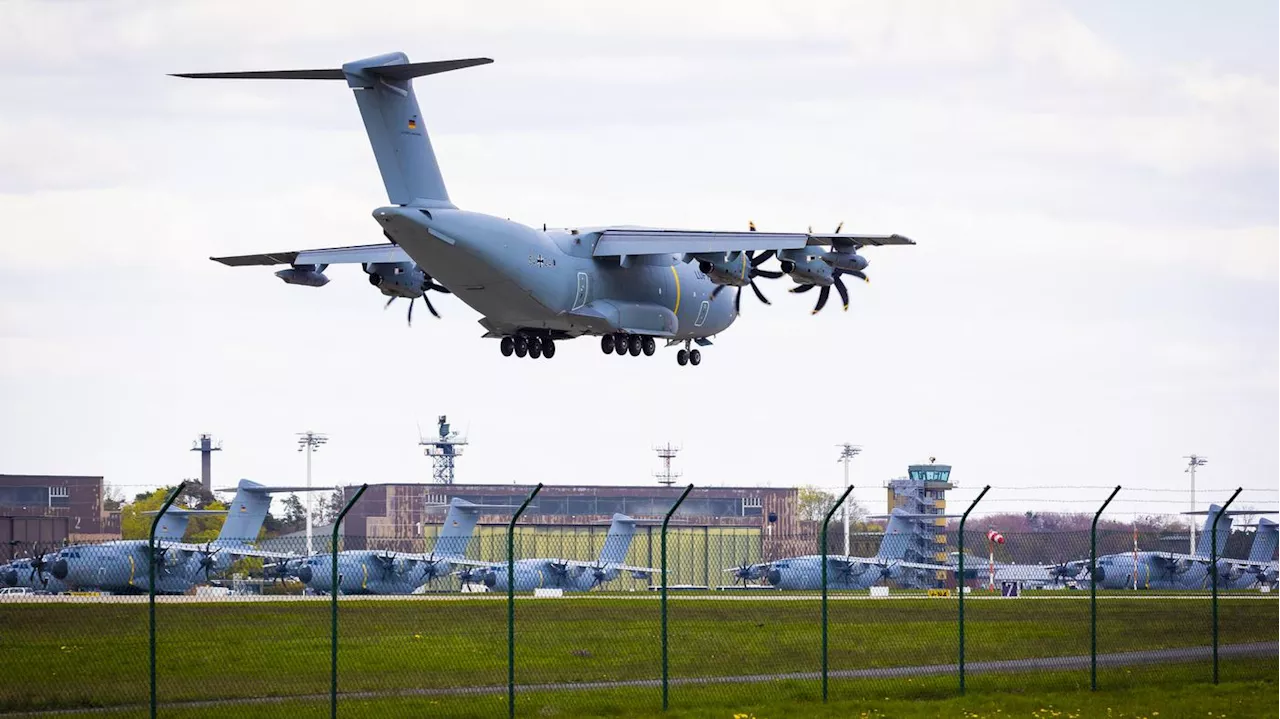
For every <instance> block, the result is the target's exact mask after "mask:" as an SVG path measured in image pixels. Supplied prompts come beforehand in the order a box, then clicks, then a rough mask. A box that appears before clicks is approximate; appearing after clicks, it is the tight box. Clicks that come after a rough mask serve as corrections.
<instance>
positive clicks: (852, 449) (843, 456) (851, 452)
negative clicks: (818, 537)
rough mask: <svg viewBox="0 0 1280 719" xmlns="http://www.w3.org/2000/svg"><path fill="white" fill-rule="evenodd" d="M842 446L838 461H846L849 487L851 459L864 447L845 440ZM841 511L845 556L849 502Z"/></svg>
mask: <svg viewBox="0 0 1280 719" xmlns="http://www.w3.org/2000/svg"><path fill="white" fill-rule="evenodd" d="M836 446H837V447H839V448H840V459H838V460H836V461H837V462H844V488H845V489H848V488H849V460H851V459H853V458H854V457H856V456H858V454H859V453H860V452H862V448H861V447H858V446H856V445H852V444H849V443H848V442H845V443H844V444H837V445H836ZM840 513H841V515H843V520H844V556H846V557H847V556H849V503H848V502H845V503H844V504H843V505H841V507H840Z"/></svg>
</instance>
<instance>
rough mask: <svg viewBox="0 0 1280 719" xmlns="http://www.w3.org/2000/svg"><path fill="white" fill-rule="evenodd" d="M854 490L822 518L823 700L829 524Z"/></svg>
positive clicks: (848, 489)
mask: <svg viewBox="0 0 1280 719" xmlns="http://www.w3.org/2000/svg"><path fill="white" fill-rule="evenodd" d="M852 491H853V487H851V486H850V487H845V489H844V494H842V495H840V498H839V499H837V500H836V502H835V504H833V505H831V509H828V510H827V516H825V517H823V518H822V538H821V539H819V540H818V541H819V543H821V545H822V701H823V702H824V703H825V702H826V701H827V525H828V524H830V523H831V517H832V515H834V514H835V513H836V510H837V509H839V508H840V505H842V504H844V500H845V497H848V496H849V493H850V492H852Z"/></svg>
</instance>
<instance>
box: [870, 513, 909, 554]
mask: <svg viewBox="0 0 1280 719" xmlns="http://www.w3.org/2000/svg"><path fill="white" fill-rule="evenodd" d="M910 517H911V515H910V513H908V512H907V511H906V510H903V509H898V508H896V507H895V508H894V509H893V511H892V512H890V514H889V523H888V524H886V525H885V527H884V539H882V540H880V551H878V552H876V559H887V560H892V559H899V560H900V559H905V558H906V556H907V546H908V545H909V544H910V542H911V519H910Z"/></svg>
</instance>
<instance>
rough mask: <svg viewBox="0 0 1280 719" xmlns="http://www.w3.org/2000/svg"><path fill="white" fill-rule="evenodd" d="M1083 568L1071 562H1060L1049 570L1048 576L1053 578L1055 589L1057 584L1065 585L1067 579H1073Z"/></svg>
mask: <svg viewBox="0 0 1280 719" xmlns="http://www.w3.org/2000/svg"><path fill="white" fill-rule="evenodd" d="M1083 568H1084V567H1083V566H1081V565H1080V564H1078V563H1073V562H1061V563H1059V564H1055V565H1054V566H1053V568H1052V569H1050V570H1049V575H1050V576H1052V577H1053V586H1055V587H1056V586H1058V585H1059V584H1065V583H1066V580H1067V579H1075V578H1076V577H1078V576H1079V575H1080V570H1081V569H1083Z"/></svg>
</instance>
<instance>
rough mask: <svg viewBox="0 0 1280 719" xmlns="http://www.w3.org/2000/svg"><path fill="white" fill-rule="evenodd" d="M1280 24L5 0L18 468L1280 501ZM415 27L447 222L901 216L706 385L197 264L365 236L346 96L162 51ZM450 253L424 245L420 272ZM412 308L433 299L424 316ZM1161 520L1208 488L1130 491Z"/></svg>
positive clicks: (4, 155)
mask: <svg viewBox="0 0 1280 719" xmlns="http://www.w3.org/2000/svg"><path fill="white" fill-rule="evenodd" d="M1277 26H1278V18H1277V6H1276V3H1275V2H1273V1H1272V2H1266V1H1260V2H1233V3H1230V4H1228V5H1210V4H1206V3H1203V2H1198V1H1190V2H1167V1H1165V0H1160V1H1158V2H1157V1H1154V0H1153V1H1150V2H1136V1H1135V2H1125V3H1115V2H1110V1H1109V0H1098V1H1096V2H1074V3H1055V2H965V3H954V4H952V3H948V4H943V3H931V2H921V3H904V2H896V1H895V2H883V3H844V2H840V3H831V4H811V3H800V2H787V3H781V2H779V3H751V2H726V3H719V4H717V3H680V2H672V3H653V2H651V3H642V4H638V5H637V4H632V5H616V4H608V5H601V4H599V3H591V2H582V3H554V4H548V3H455V4H445V3H413V4H404V3H397V4H394V5H387V6H386V7H385V8H384V9H383V10H381V11H379V10H377V9H376V4H374V3H361V4H352V3H343V4H335V5H333V6H332V7H326V8H324V9H323V10H320V9H319V8H317V7H316V5H315V4H314V3H310V2H307V3H256V4H253V5H248V4H239V3H226V2H209V3H150V2H148V3H126V2H116V3H78V2H58V3H53V2H42V3H36V2H21V1H19V2H14V1H12V0H11V1H10V2H5V3H0V96H3V97H4V98H5V99H4V105H3V107H4V110H3V112H0V473H3V472H7V473H48V474H57V473H68V474H69V473H76V474H95V475H96V474H102V475H105V476H106V478H107V481H108V482H110V483H112V484H115V485H118V486H123V487H125V488H126V493H127V494H129V495H132V494H133V493H135V492H136V491H139V490H140V489H142V488H150V487H155V486H157V485H160V484H163V483H172V482H173V481H174V480H177V479H180V478H182V477H190V476H197V475H198V467H199V465H198V458H197V457H196V456H195V455H194V454H192V453H189V452H188V451H187V448H188V447H189V446H190V444H191V441H192V440H193V439H194V438H195V437H196V435H197V434H198V433H200V432H212V433H213V434H214V435H215V436H216V437H217V438H219V439H221V440H223V441H224V451H223V452H222V453H221V454H220V455H218V456H217V458H216V460H215V476H216V477H218V479H219V482H218V484H221V485H224V486H225V485H226V484H228V483H230V482H232V481H233V480H234V479H235V478H238V477H250V478H253V479H256V480H258V481H261V482H264V483H267V484H296V483H298V482H299V481H300V480H301V479H302V477H303V472H304V463H303V460H302V458H301V456H300V455H299V454H298V453H297V452H296V451H295V449H294V442H295V433H296V432H300V431H303V430H307V429H314V430H318V431H324V432H327V433H329V434H330V436H331V438H332V439H331V441H330V443H329V444H328V445H327V446H326V447H325V448H324V449H323V450H322V451H321V453H320V454H318V455H317V457H316V464H315V479H316V482H317V483H358V482H361V481H368V482H391V481H427V480H428V479H429V478H430V465H429V462H428V460H426V459H425V458H424V457H422V456H421V452H420V450H419V449H418V447H417V431H418V430H417V426H416V425H417V423H419V422H420V423H421V425H422V428H423V430H424V431H431V430H432V429H433V427H432V425H434V422H435V418H436V416H437V415H439V414H448V415H449V417H450V419H452V420H454V422H455V423H456V426H458V427H459V428H464V429H469V438H470V440H471V441H472V443H473V444H472V445H471V447H470V448H469V449H468V450H467V453H466V455H465V456H464V457H463V458H462V459H460V460H459V463H458V466H459V469H458V479H459V481H467V482H503V483H510V482H517V483H533V482H536V481H542V482H546V483H554V484H575V483H591V484H594V483H600V484H649V483H652V482H653V479H652V473H653V472H654V471H655V470H657V469H658V467H659V464H658V461H657V459H656V457H655V455H654V454H653V452H652V451H651V447H652V445H654V444H655V443H661V442H666V441H672V442H676V443H682V444H683V446H684V451H683V452H682V454H681V455H680V458H679V460H678V462H677V464H678V468H679V469H681V470H683V472H684V477H685V479H686V480H688V481H692V482H694V483H695V484H732V485H757V484H768V485H772V486H775V487H776V486H790V485H796V484H825V485H829V486H834V485H837V484H839V482H840V477H841V475H840V469H839V466H838V465H837V463H836V457H837V454H838V452H837V449H836V447H835V445H836V444H837V443H840V442H845V441H849V442H854V443H857V444H860V445H862V447H863V448H864V451H863V454H862V455H861V456H859V457H858V458H857V459H856V460H855V463H854V477H855V483H856V484H858V485H859V486H861V487H864V488H863V489H859V490H858V493H857V495H855V496H858V497H859V498H860V499H862V500H863V502H864V503H866V504H869V505H871V506H872V507H873V508H877V509H878V508H882V507H883V504H882V501H883V500H882V497H883V493H882V490H878V489H873V488H874V487H878V486H879V485H880V484H881V483H882V482H883V481H884V480H886V479H889V478H892V477H895V476H899V475H901V474H903V473H904V472H905V469H906V465H907V464H909V463H912V462H920V461H924V460H925V459H926V458H928V457H929V456H936V457H937V458H938V460H939V461H941V462H949V463H951V464H953V465H954V466H955V471H954V479H955V480H956V482H957V483H958V484H959V485H960V486H961V488H962V491H960V492H957V493H956V497H955V499H956V500H957V502H960V501H963V500H964V499H966V498H971V497H972V496H973V494H974V493H975V492H976V490H977V488H978V487H980V486H981V485H983V484H988V483H989V484H991V485H994V486H995V487H996V489H993V490H992V493H991V494H990V495H989V496H988V499H987V500H984V505H985V506H986V507H987V508H988V509H990V510H1002V511H1010V510H1015V511H1022V510H1024V509H1038V510H1063V509H1085V508H1091V507H1093V506H1095V505H1096V503H1097V502H1098V501H1099V500H1100V499H1101V498H1102V497H1103V496H1104V495H1105V492H1102V491H1101V490H1092V489H1090V490H1072V489H1043V490H1041V489H1028V488H1029V487H1041V486H1048V487H1071V486H1080V485H1086V486H1102V485H1115V484H1122V485H1125V486H1126V487H1134V488H1147V489H1179V490H1184V489H1185V488H1186V485H1187V477H1186V475H1185V474H1183V472H1182V470H1183V466H1184V465H1185V460H1184V459H1182V457H1183V455H1186V454H1189V453H1192V452H1196V453H1200V454H1203V455H1206V456H1208V457H1209V464H1208V465H1207V466H1206V467H1204V468H1203V469H1202V470H1201V472H1200V474H1199V478H1198V486H1199V489H1200V490H1201V495H1200V496H1201V497H1202V498H1203V499H1204V500H1205V501H1208V500H1209V499H1211V498H1224V499H1225V497H1226V496H1227V495H1228V494H1229V488H1233V487H1235V486H1238V485H1244V486H1246V487H1258V488H1270V489H1271V490H1272V491H1271V492H1255V493H1250V494H1247V495H1245V498H1244V499H1242V500H1241V501H1243V502H1249V503H1253V504H1256V505H1274V504H1275V502H1276V499H1277V495H1276V493H1275V491H1274V490H1275V488H1276V486H1277V469H1278V462H1277V457H1278V450H1277V436H1278V435H1280V426H1278V424H1280V422H1278V392H1280V390H1278V381H1277V366H1278V363H1280V359H1278V352H1277V345H1278V325H1280V311H1278V297H1280V294H1278V282H1280V281H1278V267H1277V263H1278V260H1277V245H1278V244H1280V235H1278V232H1277V195H1278V192H1280V182H1278V175H1280V170H1278V163H1277V131H1278V128H1277V104H1278V101H1277ZM395 50H403V51H404V52H406V53H408V55H409V56H410V58H411V59H412V60H415V61H423V60H436V59H450V58H456V57H473V56H487V57H492V58H494V59H495V60H496V63H495V64H493V65H489V66H485V67H480V68H475V69H469V70H465V71H460V72H456V73H449V74H446V75H441V76H435V77H431V78H424V79H419V80H418V81H417V82H416V87H417V92H418V97H419V100H420V102H421V104H422V107H423V112H424V116H425V119H426V125H427V127H428V129H429V131H430V132H431V136H432V139H433V142H434V144H435V147H436V152H437V154H438V156H439V159H440V164H441V166H442V170H443V173H444V177H445V182H446V184H447V186H448V189H449V192H450V195H451V197H452V198H453V201H454V202H455V203H456V204H457V205H458V206H460V207H463V208H465V209H469V210H476V211H480V212H487V213H490V214H495V215H501V216H504V217H510V218H512V219H514V220H518V221H521V222H525V223H528V224H530V225H540V224H541V223H543V222H546V223H549V224H551V225H561V226H573V225H575V224H583V225H586V224H642V225H651V226H679V227H691V228H705V229H743V228H745V227H746V225H747V222H748V220H754V221H755V223H756V225H757V226H758V227H759V228H760V229H762V230H778V231H796V230H803V229H804V228H805V227H807V226H809V225H812V226H814V227H815V228H816V229H824V230H825V229H831V228H834V226H835V225H836V223H838V222H840V221H844V222H845V229H846V231H852V232H898V233H901V234H905V235H908V236H910V237H912V238H914V239H915V240H916V241H917V242H918V243H919V244H918V245H917V246H916V247H889V248H869V249H868V250H866V252H865V254H866V255H867V257H868V258H869V259H870V261H871V266H870V268H869V271H868V274H869V275H870V276H871V278H872V284H870V285H862V284H861V283H858V286H851V287H850V289H851V292H852V295H853V299H852V302H851V307H850V309H849V311H848V313H843V312H841V311H840V308H839V305H838V303H835V302H833V303H832V304H831V305H829V306H828V308H827V309H826V310H825V311H824V312H823V313H821V314H820V315H818V316H810V313H809V309H810V308H811V306H812V303H813V301H814V295H813V294H809V295H789V294H788V293H786V292H785V288H786V287H788V286H790V281H789V280H781V281H776V282H769V281H765V282H764V283H763V286H762V289H763V290H764V292H765V293H766V294H767V295H768V296H769V297H770V298H771V299H773V300H774V305H773V306H772V307H766V306H763V305H761V304H760V303H758V302H757V301H756V300H755V299H754V298H753V297H751V296H750V295H747V296H745V297H744V299H743V317H742V318H741V319H740V320H739V321H738V322H737V323H736V324H735V325H734V326H733V327H732V328H731V329H730V331H728V332H726V333H724V334H723V335H721V336H720V337H718V338H717V339H716V343H715V346H714V347H711V348H709V349H707V350H705V351H704V358H703V363H702V366H700V367H698V368H688V367H685V368H681V367H678V366H677V365H676V363H675V359H674V356H673V355H674V350H665V351H660V352H659V353H658V354H657V355H656V356H655V357H653V358H640V359H628V360H626V361H623V360H620V359H618V358H616V357H613V356H609V357H606V356H603V355H601V353H600V351H599V348H598V343H597V342H596V341H595V340H594V339H587V340H581V341H576V342H570V343H564V344H562V346H561V347H560V351H559V353H558V354H557V356H556V358H555V360H554V361H550V362H548V361H530V360H524V361H517V360H516V359H514V358H510V359H508V358H503V357H502V356H501V355H500V354H499V353H498V347H497V343H496V342H495V341H492V340H483V339H481V338H480V335H481V334H482V330H481V328H480V326H479V325H478V324H477V320H478V319H479V315H478V314H477V313H476V312H474V311H473V310H471V309H469V308H468V307H466V306H465V305H463V304H462V303H461V302H460V301H458V300H457V299H455V298H452V297H441V296H440V295H435V296H433V300H434V302H435V304H436V306H437V308H438V309H439V310H440V312H441V313H442V314H443V315H444V319H443V320H435V319H434V318H432V317H430V315H428V314H427V313H426V312H419V313H416V314H417V317H416V321H415V324H414V326H413V327H412V328H407V327H406V326H405V318H404V306H403V303H402V302H401V303H397V305H399V306H397V305H393V306H392V308H391V309H390V310H388V311H385V312H384V311H383V309H382V304H383V302H384V299H383V298H382V297H381V295H379V294H378V293H377V292H376V290H374V289H373V288H372V287H370V286H369V285H368V283H367V281H366V279H365V277H364V275H363V274H362V273H361V272H360V271H359V270H358V269H357V268H355V267H350V266H348V267H342V268H335V269H334V270H331V271H330V275H331V277H332V280H333V281H332V282H331V283H330V284H329V285H328V286H327V287H324V288H322V289H318V290H317V289H311V288H302V287H292V286H287V285H285V284H283V283H281V282H280V281H279V280H277V279H275V278H274V277H272V276H271V270H269V269H266V268H258V269H255V268H242V269H231V268H227V267H223V266H221V265H217V264H215V263H212V262H209V261H208V259H207V258H208V257H209V256H211V255H228V254H240V253H250V252H261V251H273V250H287V249H302V248H307V247H325V246H334V245H348V244H359V243H370V242H377V241H379V240H380V239H381V235H380V232H379V230H378V228H377V227H376V226H375V223H374V221H373V220H372V218H371V217H370V212H371V211H372V210H373V209H374V208H376V207H378V206H381V205H383V204H386V202H387V200H386V196H385V194H384V193H383V189H382V185H381V182H380V180H379V177H378V174H377V170H376V166H375V164H374V161H373V157H372V153H371V151H370V149H369V146H368V143H367V140H366V138H365V136H364V132H363V127H362V124H361V121H360V118H359V115H358V113H357V111H356V108H355V103H354V102H353V100H352V97H351V93H350V91H348V90H347V89H346V88H345V87H344V86H343V84H342V83H323V82H311V83H303V82H298V83H283V82H282V83H232V82H194V81H188V80H180V79H176V78H170V77H166V76H165V73H170V72H192V71H209V70H240V69H282V68H311V67H337V66H339V65H340V64H341V63H343V62H345V61H349V60H353V59H357V58H361V57H367V56H370V55H375V54H379V53H383V52H390V51H395ZM428 269H429V268H428ZM419 309H421V308H419ZM1138 497H1144V498H1151V497H1159V498H1161V499H1163V500H1168V501H1169V502H1170V503H1169V504H1163V505H1162V504H1145V505H1138V504H1135V503H1133V502H1132V501H1130V502H1129V504H1117V505H1116V508H1117V509H1118V510H1120V511H1122V512H1123V511H1157V510H1166V511H1176V510H1180V509H1182V508H1183V507H1182V505H1181V504H1173V503H1172V502H1173V501H1174V500H1181V501H1185V494H1164V493H1152V492H1147V493H1139V492H1134V493H1124V494H1122V495H1121V499H1122V500H1125V499H1128V500H1134V499H1136V498H1138Z"/></svg>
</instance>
